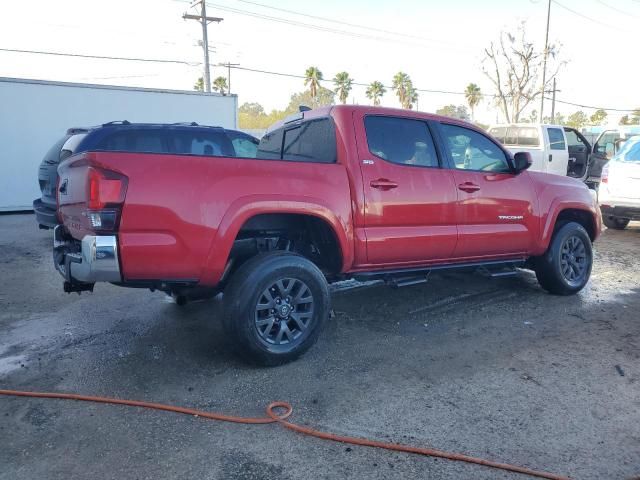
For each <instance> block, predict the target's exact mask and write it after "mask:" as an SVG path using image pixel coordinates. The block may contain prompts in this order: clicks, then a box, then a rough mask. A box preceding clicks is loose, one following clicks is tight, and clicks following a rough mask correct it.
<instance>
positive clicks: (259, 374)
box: [0, 215, 640, 480]
mask: <svg viewBox="0 0 640 480" xmlns="http://www.w3.org/2000/svg"><path fill="white" fill-rule="evenodd" d="M51 242H52V240H51V232H50V231H39V230H37V228H36V224H35V220H34V217H33V216H32V215H4V216H0V269H1V273H2V275H1V276H0V388H12V389H23V390H49V391H59V392H78V393H84V394H93V395H105V396H114V397H121V398H132V399H138V400H148V401H155V402H165V403H171V404H176V405H183V406H189V407H193V408H199V409H203V410H211V411H222V412H226V413H230V414H237V415H247V416H261V415H262V414H263V411H264V407H265V405H267V404H268V403H269V402H270V401H272V400H286V401H289V402H291V404H292V405H293V407H294V414H293V419H294V420H295V421H297V422H300V423H304V424H308V425H311V426H314V427H317V428H321V429H324V430H328V431H331V432H336V433H341V434H347V435H353V436H363V437H370V438H374V439H380V440H387V441H393V442H399V443H410V444H415V445H419V446H429V447H435V448H441V449H445V450H451V451H456V452H461V453H467V454H470V455H475V456H481V457H484V458H487V459H491V460H498V461H503V462H509V463H514V464H517V465H522V466H527V467H530V468H535V469H541V470H547V471H551V472H555V473H557V474H564V475H569V476H571V477H572V478H576V479H629V478H633V477H634V476H637V475H640V382H639V379H640V314H639V313H638V312H639V311H640V282H639V281H640V262H639V261H638V259H639V258H640V224H638V223H633V224H631V225H630V227H629V228H628V229H627V230H625V231H612V230H606V231H605V232H604V233H603V235H602V237H601V239H600V240H599V242H597V244H596V261H595V266H594V271H593V276H592V280H591V282H590V284H589V285H588V286H587V288H586V289H585V290H584V291H583V292H581V293H580V294H579V295H576V296H573V297H555V296H551V295H549V294H547V293H545V292H544V291H542V290H541V289H540V288H539V287H538V285H537V283H536V280H535V276H534V275H533V274H532V273H531V272H527V271H522V272H521V273H520V274H519V275H518V276H517V277H513V278H503V279H496V280H490V279H486V278H484V277H482V276H479V275H463V274H443V275H433V276H432V277H431V278H430V282H429V283H428V284H425V285H419V286H413V287H406V288H403V289H400V290H394V289H391V288H389V287H386V286H383V285H374V286H366V287H361V288H354V289H344V290H340V291H337V292H335V295H334V300H333V306H334V309H335V316H334V317H333V318H332V319H331V320H330V321H329V324H328V328H327V329H326V331H325V332H324V333H323V334H322V336H321V338H320V340H319V342H318V344H317V345H316V346H315V347H314V348H313V349H312V350H311V351H310V352H309V353H307V354H306V355H305V356H304V357H302V358H301V359H300V360H298V361H296V362H294V363H291V364H289V365H285V366H282V367H277V368H256V367H251V366H248V365H246V364H244V363H243V362H242V361H240V360H238V359H237V358H236V357H235V356H234V354H233V350H232V347H231V345H229V344H228V342H227V340H226V338H225V336H224V334H223V332H222V328H221V322H220V300H219V299H214V300H210V301H206V302H199V303H192V304H188V305H187V306H185V307H179V306H177V305H176V304H174V303H173V302H172V301H171V300H170V299H169V298H168V297H166V296H165V295H164V294H161V293H150V292H149V291H147V290H134V289H123V288H118V287H115V286H111V285H97V286H96V289H95V292H94V293H93V294H83V295H81V296H78V295H75V294H73V295H67V294H65V293H63V292H62V279H61V278H60V277H59V275H58V274H57V273H56V272H55V271H54V269H53V266H52V260H51ZM0 465H1V468H0V479H11V480H14V479H34V478H47V479H84V478H100V479H123V478H127V479H129V478H131V479H161V478H162V479H164V478H167V479H178V478H179V479H186V478H194V479H219V478H220V479H284V480H286V479H309V478H327V479H334V478H367V479H378V478H406V479H412V478H416V479H417V478H420V479H425V478H428V479H430V480H436V479H474V480H482V479H516V478H527V477H524V476H522V475H519V474H513V473H506V472H500V471H496V470H492V469H488V468H485V467H481V466H474V465H467V464H462V463H457V462H450V461H445V460H437V459H433V458H424V457H418V456H414V455H408V454H402V453H392V452H385V451H379V450H374V449H370V448H365V447H347V446H345V445H341V444H337V443H331V442H326V441H322V440H319V439H315V438H308V437H302V436H300V435H298V434H296V433H294V432H290V431H287V430H284V429H282V428H280V427H278V426H274V425H267V426H246V425H234V424H225V423H219V422H211V421H205V420H203V419H199V418H193V417H188V416H184V415H175V414H170V413H166V412H155V411H145V410H141V409H137V408H125V407H117V406H108V405H96V404H82V403H77V402H68V401H66V402H65V401H58V400H31V399H20V398H8V397H0Z"/></svg>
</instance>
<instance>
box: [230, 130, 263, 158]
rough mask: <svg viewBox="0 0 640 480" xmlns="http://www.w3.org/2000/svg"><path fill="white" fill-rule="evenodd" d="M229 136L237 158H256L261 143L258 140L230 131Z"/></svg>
mask: <svg viewBox="0 0 640 480" xmlns="http://www.w3.org/2000/svg"><path fill="white" fill-rule="evenodd" d="M227 135H229V138H230V139H231V143H232V144H233V150H234V151H235V153H236V157H242V158H256V155H257V153H258V144H259V143H260V141H259V140H258V139H257V138H254V137H252V136H251V135H246V134H244V133H239V132H233V131H228V130H227Z"/></svg>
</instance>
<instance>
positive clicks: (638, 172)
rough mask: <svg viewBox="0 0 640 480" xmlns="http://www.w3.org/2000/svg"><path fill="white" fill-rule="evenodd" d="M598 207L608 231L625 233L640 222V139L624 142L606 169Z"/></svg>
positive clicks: (634, 138)
mask: <svg viewBox="0 0 640 480" xmlns="http://www.w3.org/2000/svg"><path fill="white" fill-rule="evenodd" d="M598 203H599V205H600V209H601V210H602V221H603V222H604V224H605V225H606V226H607V227H608V228H615V229H617V230H623V229H624V228H625V227H626V226H627V225H628V224H629V222H630V221H631V220H640V135H639V136H634V137H631V138H629V139H628V140H627V141H626V142H624V145H622V148H620V150H619V151H618V153H617V154H616V155H615V156H614V157H613V158H612V159H611V160H610V161H609V163H607V164H606V165H605V166H604V168H603V169H602V178H601V180H600V187H599V189H598Z"/></svg>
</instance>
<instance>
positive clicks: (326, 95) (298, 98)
mask: <svg viewBox="0 0 640 480" xmlns="http://www.w3.org/2000/svg"><path fill="white" fill-rule="evenodd" d="M334 99H335V93H334V92H333V90H330V89H328V88H324V87H322V86H320V87H318V90H317V91H316V97H315V99H314V98H313V97H312V96H311V91H310V90H305V91H303V92H298V93H294V94H293V95H291V100H290V101H289V105H288V106H287V108H286V110H285V112H287V114H289V113H295V112H297V111H298V108H299V107H300V105H306V106H309V105H310V104H314V106H316V107H325V106H327V105H333V103H334V102H335V100H334Z"/></svg>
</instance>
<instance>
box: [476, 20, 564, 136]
mask: <svg viewBox="0 0 640 480" xmlns="http://www.w3.org/2000/svg"><path fill="white" fill-rule="evenodd" d="M525 30H526V29H525V24H524V23H522V24H520V26H519V27H518V29H517V31H516V34H515V35H512V34H511V33H506V32H501V33H500V38H499V40H498V41H497V43H494V42H491V45H490V46H489V47H488V48H486V49H485V50H484V53H485V58H484V60H483V61H482V71H483V72H484V74H485V75H486V76H487V77H488V78H489V80H491V83H492V84H493V86H494V88H495V90H496V92H495V94H494V96H495V99H496V103H497V105H498V106H499V107H500V109H501V110H502V113H503V114H504V116H505V120H506V121H507V123H511V122H518V121H519V120H520V115H521V114H522V112H523V111H524V110H525V109H526V108H527V106H528V105H529V104H530V103H531V102H532V101H534V100H535V99H536V98H538V99H539V98H540V95H541V94H542V86H541V85H539V82H538V77H539V75H540V73H541V70H542V63H543V60H544V51H542V50H537V49H536V48H535V47H534V45H533V43H531V42H529V41H527V38H526V32H525ZM548 53H549V55H548V60H547V68H548V70H549V71H550V74H549V75H548V78H547V79H546V83H545V85H544V90H545V91H547V90H548V88H549V86H550V85H551V83H552V82H553V79H554V78H555V76H556V75H557V74H558V71H559V70H560V68H562V66H564V64H565V62H560V61H558V60H557V57H558V53H559V47H558V46H556V45H550V46H549V49H548Z"/></svg>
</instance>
